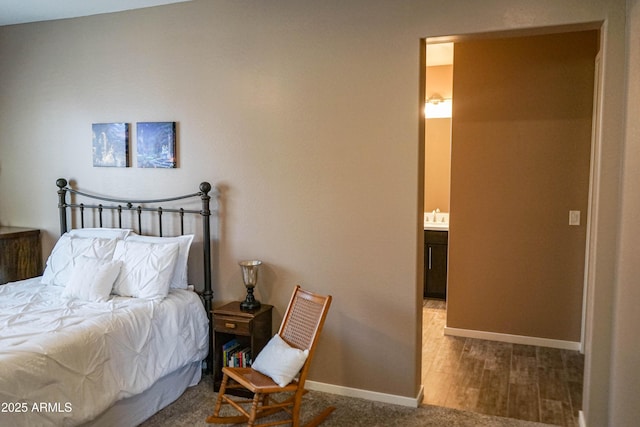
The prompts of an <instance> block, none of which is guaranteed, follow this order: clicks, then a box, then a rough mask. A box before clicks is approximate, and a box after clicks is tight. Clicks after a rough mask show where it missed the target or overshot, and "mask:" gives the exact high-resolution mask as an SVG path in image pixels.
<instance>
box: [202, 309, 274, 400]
mask: <svg viewBox="0 0 640 427" xmlns="http://www.w3.org/2000/svg"><path fill="white" fill-rule="evenodd" d="M272 309H273V306H271V305H268V304H262V306H261V307H260V308H259V309H257V310H252V311H242V310H240V301H234V302H231V303H229V304H226V305H223V306H222V307H218V308H216V309H214V310H213V311H212V312H211V313H212V314H213V335H214V336H213V348H214V362H213V363H214V370H213V374H214V387H215V390H216V391H217V390H218V388H219V387H220V381H222V366H223V350H222V347H223V346H224V345H225V344H227V343H228V342H229V341H232V340H234V339H235V340H237V341H238V343H239V344H240V347H239V348H240V349H242V348H249V349H250V352H251V359H252V360H253V359H254V358H255V357H256V356H257V355H258V353H259V352H260V350H262V348H263V347H264V346H265V345H266V344H267V342H268V341H269V340H270V339H271V337H272V334H271V312H272Z"/></svg>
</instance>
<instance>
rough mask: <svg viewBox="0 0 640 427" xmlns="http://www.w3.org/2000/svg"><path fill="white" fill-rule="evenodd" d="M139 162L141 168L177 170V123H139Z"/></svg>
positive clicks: (137, 126) (137, 127)
mask: <svg viewBox="0 0 640 427" xmlns="http://www.w3.org/2000/svg"><path fill="white" fill-rule="evenodd" d="M136 132H137V149H136V151H137V153H138V156H137V162H138V167H139V168H175V167H177V162H176V122H138V123H137V124H136Z"/></svg>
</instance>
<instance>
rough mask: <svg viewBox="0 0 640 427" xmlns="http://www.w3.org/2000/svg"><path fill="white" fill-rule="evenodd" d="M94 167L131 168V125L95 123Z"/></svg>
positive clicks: (92, 127)
mask: <svg viewBox="0 0 640 427" xmlns="http://www.w3.org/2000/svg"><path fill="white" fill-rule="evenodd" d="M91 129H92V131H93V166H97V167H112V168H125V167H128V166H129V123H94V124H92V125H91Z"/></svg>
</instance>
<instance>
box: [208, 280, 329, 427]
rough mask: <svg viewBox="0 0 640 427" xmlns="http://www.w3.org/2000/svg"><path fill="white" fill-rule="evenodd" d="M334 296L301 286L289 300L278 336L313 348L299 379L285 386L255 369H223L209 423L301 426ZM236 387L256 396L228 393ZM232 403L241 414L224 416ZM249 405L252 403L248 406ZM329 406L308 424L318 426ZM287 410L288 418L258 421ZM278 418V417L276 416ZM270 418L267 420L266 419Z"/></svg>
mask: <svg viewBox="0 0 640 427" xmlns="http://www.w3.org/2000/svg"><path fill="white" fill-rule="evenodd" d="M330 305H331V295H328V296H321V295H317V294H314V293H312V292H309V291H306V290H303V289H302V288H301V287H300V286H299V285H297V286H296V287H295V289H294V291H293V295H292V296H291V300H290V301H289V306H288V307H287V311H286V312H285V315H284V318H283V319H282V324H281V325H280V329H279V330H278V335H280V337H281V338H282V339H283V340H284V341H285V342H286V343H287V344H289V345H290V346H291V347H293V348H297V349H300V350H309V354H308V356H307V359H306V360H305V362H304V365H303V366H302V368H301V369H300V373H299V375H298V376H297V378H294V379H293V380H292V381H291V382H290V383H289V384H287V385H286V386H284V387H281V386H279V385H278V384H276V382H274V381H273V380H272V379H271V378H270V377H268V376H266V375H263V374H262V373H260V372H258V371H256V370H254V369H253V368H231V367H224V368H222V373H223V378H222V383H221V385H220V390H219V392H218V398H217V401H216V404H215V408H214V412H213V415H211V416H209V417H208V418H207V420H206V421H207V422H208V423H214V424H238V423H247V425H249V426H256V427H257V426H264V427H266V426H273V425H280V424H288V423H291V424H292V425H293V426H294V427H298V426H300V406H301V404H302V396H303V395H304V394H305V393H306V391H305V390H304V383H305V381H306V379H307V373H308V372H309V367H310V365H311V360H312V358H313V354H314V351H315V347H316V344H317V341H318V337H319V336H320V332H321V331H322V327H323V325H324V321H325V318H326V316H327V312H328V310H329V306H330ZM232 389H245V390H248V391H250V392H251V393H252V394H253V399H246V398H238V397H237V396H232V395H229V394H228V393H227V391H230V390H232ZM275 393H285V394H283V395H278V396H277V398H280V399H282V397H281V396H287V397H286V398H284V399H283V400H277V398H274V397H273V396H272V395H273V394H275ZM226 404H229V405H231V406H232V407H233V408H235V410H236V411H237V413H238V414H239V415H234V416H220V410H221V408H222V405H226ZM245 406H248V407H246V408H245ZM334 409H335V408H333V407H328V408H326V409H325V410H324V411H322V412H321V413H320V414H318V415H317V416H316V417H315V418H313V419H312V420H311V421H310V422H309V423H307V424H306V425H305V427H310V426H317V425H319V424H320V423H322V421H323V420H324V419H325V418H326V417H327V416H328V415H329V414H330V413H331V412H332V411H333V410H334ZM281 411H284V412H286V413H287V414H288V417H287V418H286V419H276V420H274V421H270V422H265V423H263V424H256V420H258V419H260V418H263V417H266V416H268V415H273V414H276V413H278V412H281ZM273 418H277V417H273ZM265 421H266V420H265Z"/></svg>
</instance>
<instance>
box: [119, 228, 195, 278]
mask: <svg viewBox="0 0 640 427" xmlns="http://www.w3.org/2000/svg"><path fill="white" fill-rule="evenodd" d="M126 240H127V241H130V242H146V243H158V244H165V243H178V245H180V249H179V250H178V259H177V261H176V267H175V269H174V270H173V275H172V276H171V285H170V286H171V288H175V289H187V286H189V278H188V277H187V264H188V261H189V248H190V247H191V242H193V234H185V235H184V236H176V237H156V236H141V235H139V234H136V233H131V234H130V235H129V236H128V237H127V239H126Z"/></svg>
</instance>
